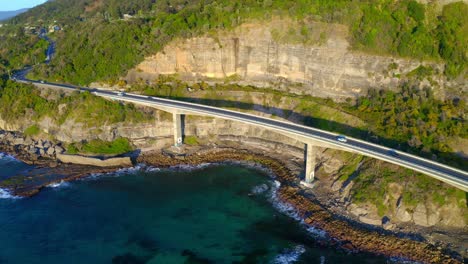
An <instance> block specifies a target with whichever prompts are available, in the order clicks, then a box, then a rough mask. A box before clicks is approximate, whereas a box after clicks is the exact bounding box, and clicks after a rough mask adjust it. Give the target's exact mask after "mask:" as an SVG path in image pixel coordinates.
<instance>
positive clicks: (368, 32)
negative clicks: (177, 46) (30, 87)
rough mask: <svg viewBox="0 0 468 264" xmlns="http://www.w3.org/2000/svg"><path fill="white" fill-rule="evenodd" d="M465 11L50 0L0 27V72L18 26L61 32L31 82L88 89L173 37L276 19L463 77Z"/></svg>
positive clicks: (380, 4) (384, 5)
mask: <svg viewBox="0 0 468 264" xmlns="http://www.w3.org/2000/svg"><path fill="white" fill-rule="evenodd" d="M435 2H437V1H435ZM467 13H468V5H467V4H465V3H463V2H456V3H452V4H448V5H445V6H444V7H443V8H442V7H440V6H437V5H436V4H429V5H424V4H420V3H418V2H416V1H409V0H404V1H392V0H383V1H364V2H356V1H345V0H337V1H326V0H302V1H292V0H282V1H275V0H266V1H258V0H244V1H227V0H224V1H213V0H203V1H202V0H195V1H178V0H169V1H155V0H134V1H117V0H100V1H92V0H76V1H75V0H56V1H50V2H47V3H45V4H44V5H41V6H38V7H36V8H33V9H31V10H30V11H28V12H27V13H24V14H22V15H20V16H18V17H16V18H14V19H13V20H12V21H11V25H8V26H7V27H5V28H4V29H2V31H3V34H2V35H3V36H2V39H3V40H4V41H2V43H1V44H0V58H1V59H0V62H1V66H0V67H3V68H7V69H12V68H18V63H15V62H10V61H9V60H10V58H11V57H13V58H17V57H18V56H12V52H11V51H13V53H19V54H23V52H21V51H20V50H18V48H17V47H15V46H16V45H19V43H21V41H20V42H18V41H15V42H12V41H9V40H8V39H9V38H12V37H13V36H15V40H17V39H18V36H20V37H21V33H20V31H21V29H20V28H22V27H23V26H24V25H25V24H30V25H32V24H34V25H39V26H42V25H50V24H53V23H55V24H58V25H61V26H62V27H63V29H64V30H63V31H59V32H57V33H54V35H53V38H55V39H57V44H58V46H57V54H56V56H55V58H54V60H53V61H52V63H51V65H49V66H47V67H42V68H39V69H38V70H37V74H38V75H39V76H43V77H46V78H48V79H51V80H58V81H64V82H70V83H76V84H89V83H91V82H93V81H96V80H101V81H112V80H116V79H117V78H118V77H119V76H122V75H124V74H125V72H126V71H128V70H129V69H131V68H133V67H134V66H135V65H136V64H137V63H139V62H141V61H142V60H143V58H144V57H145V56H146V55H149V54H154V53H155V52H157V51H159V50H161V48H162V47H163V46H164V45H165V44H166V43H168V42H169V41H170V40H172V39H174V38H178V37H181V38H188V37H193V36H197V35H201V34H206V33H207V32H210V31H211V32H214V31H216V30H219V29H231V28H234V27H236V26H238V25H240V24H241V23H243V22H245V21H250V20H268V19H270V18H272V17H274V16H283V17H290V18H293V19H297V20H299V21H301V23H302V24H303V26H302V27H301V28H296V29H292V30H295V31H297V32H299V33H300V34H301V35H303V36H304V39H305V40H307V37H308V35H309V32H308V29H307V23H308V21H322V22H327V23H340V24H344V25H347V26H348V27H349V29H350V31H351V40H350V41H351V44H352V48H353V49H356V50H360V51H363V52H366V53H373V54H382V55H392V56H401V57H410V58H416V59H425V60H436V61H438V60H440V61H444V62H445V63H446V67H445V71H444V74H445V75H446V76H448V77H449V78H456V77H459V76H462V77H466V65H467V58H466V54H467V45H466V43H467V42H468V39H467V35H468V34H467V25H468V23H467V19H468V18H467V17H466V15H464V14H467ZM5 32H6V33H5ZM24 38H27V36H25V37H24ZM22 42H26V41H24V40H23V41H22ZM6 50H8V52H7V51H6ZM13 55H16V54H13ZM29 57H30V56H29ZM30 63H31V60H30V59H27V60H26V59H25V60H24V64H30Z"/></svg>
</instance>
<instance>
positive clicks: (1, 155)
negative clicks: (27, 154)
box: [0, 152, 18, 161]
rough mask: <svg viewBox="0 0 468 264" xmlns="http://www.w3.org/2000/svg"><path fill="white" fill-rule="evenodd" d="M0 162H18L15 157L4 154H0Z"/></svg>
mask: <svg viewBox="0 0 468 264" xmlns="http://www.w3.org/2000/svg"><path fill="white" fill-rule="evenodd" d="M0 160H6V161H18V160H17V159H16V158H15V157H13V156H11V155H8V154H6V153H1V152H0Z"/></svg>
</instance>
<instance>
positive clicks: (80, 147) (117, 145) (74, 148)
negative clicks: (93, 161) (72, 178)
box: [67, 138, 133, 155]
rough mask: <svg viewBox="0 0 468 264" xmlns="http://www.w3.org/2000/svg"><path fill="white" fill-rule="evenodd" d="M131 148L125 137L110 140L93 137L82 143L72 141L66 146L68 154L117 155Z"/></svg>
mask: <svg viewBox="0 0 468 264" xmlns="http://www.w3.org/2000/svg"><path fill="white" fill-rule="evenodd" d="M132 150H133V148H132V146H131V144H130V142H129V141H128V139H126V138H117V139H116V140H114V141H111V142H107V141H103V140H100V139H95V140H91V141H89V142H84V143H72V144H70V145H68V147H67V153H68V154H78V153H84V154H107V155H119V154H123V153H127V152H129V151H132Z"/></svg>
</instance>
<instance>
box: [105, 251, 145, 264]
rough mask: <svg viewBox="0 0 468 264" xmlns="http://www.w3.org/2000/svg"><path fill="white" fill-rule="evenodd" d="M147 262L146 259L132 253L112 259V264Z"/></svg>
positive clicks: (143, 263) (142, 263)
mask: <svg viewBox="0 0 468 264" xmlns="http://www.w3.org/2000/svg"><path fill="white" fill-rule="evenodd" d="M146 262H147V259H146V258H144V257H139V256H135V255H133V254H132V253H125V254H124V255H119V256H115V257H113V258H112V264H145V263H146Z"/></svg>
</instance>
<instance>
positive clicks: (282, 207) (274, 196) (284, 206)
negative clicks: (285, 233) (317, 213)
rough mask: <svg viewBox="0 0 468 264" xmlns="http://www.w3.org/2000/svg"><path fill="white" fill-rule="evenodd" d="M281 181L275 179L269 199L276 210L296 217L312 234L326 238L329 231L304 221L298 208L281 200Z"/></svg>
mask: <svg viewBox="0 0 468 264" xmlns="http://www.w3.org/2000/svg"><path fill="white" fill-rule="evenodd" d="M280 186H281V183H280V182H279V181H276V180H275V181H274V184H273V188H271V193H270V197H269V200H270V202H271V203H272V204H273V206H274V207H275V208H276V210H278V211H280V212H282V213H284V214H285V215H287V216H289V217H291V218H293V219H295V220H296V221H299V222H300V223H301V225H303V226H304V227H305V229H306V230H307V232H309V234H310V235H312V236H314V237H316V238H320V239H325V238H327V233H326V232H325V231H323V230H321V229H318V228H315V227H313V226H309V225H307V224H306V223H305V222H304V219H302V218H301V217H300V216H299V214H298V212H297V210H296V209H295V208H294V207H293V206H292V205H290V204H288V203H284V202H283V201H281V200H280V199H279V197H278V189H279V188H280Z"/></svg>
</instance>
